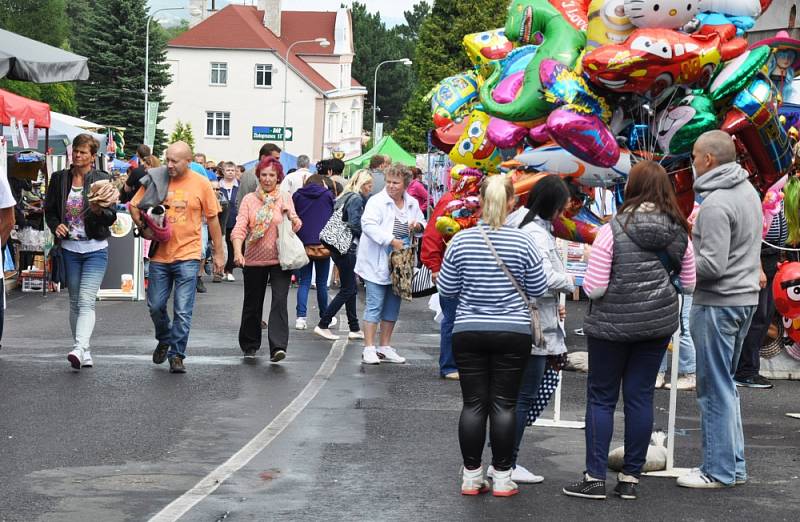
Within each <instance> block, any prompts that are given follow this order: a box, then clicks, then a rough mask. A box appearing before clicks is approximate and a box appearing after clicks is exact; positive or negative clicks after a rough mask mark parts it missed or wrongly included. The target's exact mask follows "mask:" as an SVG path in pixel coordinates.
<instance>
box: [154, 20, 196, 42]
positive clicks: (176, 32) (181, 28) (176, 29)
mask: <svg viewBox="0 0 800 522" xmlns="http://www.w3.org/2000/svg"><path fill="white" fill-rule="evenodd" d="M158 28H159V30H161V31H164V37H165V38H166V40H167V41H168V42H169V41H170V40H174V39H175V38H177V37H179V36H180V35H182V34H183V33H185V32H186V31H188V30H189V20H186V19H185V18H184V19H182V20H181V21H180V22H178V23H177V25H170V26H161V25H158Z"/></svg>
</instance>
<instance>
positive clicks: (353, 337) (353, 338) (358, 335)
mask: <svg viewBox="0 0 800 522" xmlns="http://www.w3.org/2000/svg"><path fill="white" fill-rule="evenodd" d="M347 338H348V339H350V340H351V341H357V340H358V339H363V338H364V332H362V331H361V330H359V331H357V332H350V333H349V334H347Z"/></svg>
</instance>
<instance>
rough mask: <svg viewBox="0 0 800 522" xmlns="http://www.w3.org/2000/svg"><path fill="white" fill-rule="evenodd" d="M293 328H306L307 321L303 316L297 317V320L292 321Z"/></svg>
mask: <svg viewBox="0 0 800 522" xmlns="http://www.w3.org/2000/svg"><path fill="white" fill-rule="evenodd" d="M294 329H295V330H307V329H308V323H306V318H305V317H298V318H297V320H296V321H295V322H294Z"/></svg>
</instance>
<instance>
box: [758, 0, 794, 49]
mask: <svg viewBox="0 0 800 522" xmlns="http://www.w3.org/2000/svg"><path fill="white" fill-rule="evenodd" d="M799 4H800V0H773V2H772V4H771V5H770V6H769V8H768V9H767V10H766V11H765V12H764V13H762V14H761V16H760V17H759V18H758V20H756V25H755V27H753V29H751V30H750V31H748V33H747V40H748V41H749V42H750V43H755V42H758V41H760V40H763V39H765V38H771V37H773V36H775V33H777V32H778V31H780V30H786V31H789V34H791V35H792V36H793V37H794V38H798V37H800V24H798V22H800V20H798V19H797V7H798V5H799Z"/></svg>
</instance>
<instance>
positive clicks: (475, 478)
mask: <svg viewBox="0 0 800 522" xmlns="http://www.w3.org/2000/svg"><path fill="white" fill-rule="evenodd" d="M487 491H489V482H488V481H487V480H486V479H485V478H483V466H481V467H480V468H478V469H473V470H469V469H467V468H461V494H462V495H480V494H481V493H486V492H487Z"/></svg>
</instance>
